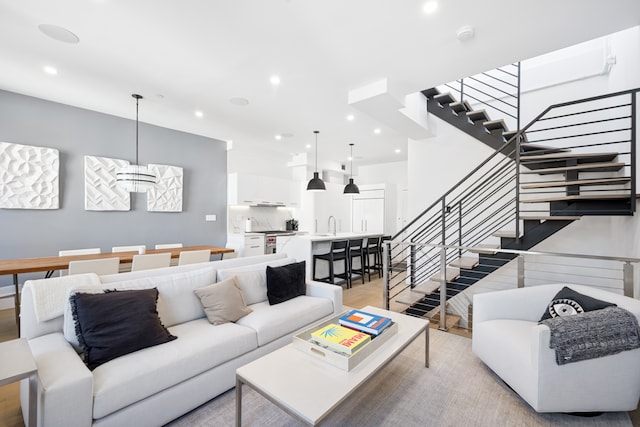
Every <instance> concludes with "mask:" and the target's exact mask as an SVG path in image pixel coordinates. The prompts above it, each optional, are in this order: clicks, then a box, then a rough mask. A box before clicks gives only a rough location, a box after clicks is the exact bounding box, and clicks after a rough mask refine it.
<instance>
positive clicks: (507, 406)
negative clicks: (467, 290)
mask: <svg viewBox="0 0 640 427" xmlns="http://www.w3.org/2000/svg"><path fill="white" fill-rule="evenodd" d="M430 344H431V349H430V350H431V351H430V353H431V357H430V367H429V368H425V367H424V340H422V339H417V340H415V341H414V342H413V343H412V344H411V345H410V346H409V347H408V348H406V349H405V350H404V351H403V352H402V353H401V354H400V355H399V356H398V357H396V359H395V360H394V361H392V362H391V363H390V364H389V365H387V366H386V367H385V368H384V369H383V370H382V371H381V372H379V373H378V375H376V376H375V377H374V378H373V379H371V380H370V381H369V382H368V383H366V384H365V385H364V386H363V387H362V388H361V389H360V390H358V391H357V392H355V393H354V394H353V396H351V397H349V398H348V399H347V400H346V401H345V402H344V403H343V404H342V405H341V406H339V407H338V408H337V409H336V410H335V411H334V412H333V413H332V414H330V415H329V416H328V417H327V418H326V419H325V420H324V422H323V424H322V425H323V426H325V425H326V426H335V427H338V426H339V427H346V426H359V427H363V426H393V427H400V426H402V427H411V426H452V427H453V426H456V427H458V426H464V427H469V426H483V427H484V426H487V427H496V426H509V427H519V426H522V427H525V426H526V427H534V426H576V427H578V426H580V427H585V426H587V427H590V426H593V427H618V426H631V421H630V419H629V415H628V414H627V413H626V412H615V413H605V414H602V415H600V416H597V417H577V416H573V415H567V414H538V413H536V412H535V411H533V410H532V409H531V408H530V407H529V406H528V405H527V404H526V402H524V401H523V400H522V399H520V397H519V396H518V395H517V394H516V393H514V392H513V391H512V390H511V389H509V388H508V387H507V386H506V385H505V384H504V383H503V382H502V381H501V380H500V379H499V378H498V377H497V376H496V375H495V374H494V373H493V372H492V371H491V370H489V369H488V368H487V367H485V366H484V364H483V363H482V362H481V361H480V360H479V359H478V358H477V357H476V356H475V355H474V354H473V353H472V352H471V340H470V339H468V338H464V337H461V336H457V335H453V334H448V333H445V332H441V331H438V330H434V329H432V330H431V339H430ZM301 357H303V356H302V354H301ZM309 387H313V385H312V384H310V385H309ZM242 394H243V397H242V409H243V412H242V425H243V426H273V427H282V426H289V427H294V426H296V427H297V426H301V425H304V424H302V423H301V422H299V421H297V420H296V419H294V418H292V417H291V416H290V415H288V414H287V413H286V412H284V411H283V410H281V409H280V408H278V407H277V406H275V405H274V404H273V403H271V402H269V401H268V400H267V399H265V398H264V397H262V396H261V395H259V394H258V393H256V392H255V391H253V390H251V389H250V388H249V387H247V386H246V385H245V386H244V388H243V390H242ZM233 425H235V391H234V390H230V391H228V392H226V393H224V394H223V395H221V396H218V397H217V398H215V399H213V400H211V401H209V402H207V403H206V404H204V405H202V406H201V407H199V408H197V409H195V410H193V411H191V412H190V413H188V414H186V415H184V416H182V417H181V418H179V419H177V420H174V421H173V422H172V423H170V424H169V426H172V427H187V426H189V427H194V426H216V427H217V426H233Z"/></svg>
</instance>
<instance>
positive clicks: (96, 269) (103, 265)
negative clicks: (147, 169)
mask: <svg viewBox="0 0 640 427" xmlns="http://www.w3.org/2000/svg"><path fill="white" fill-rule="evenodd" d="M119 267H120V258H118V257H114V258H101V259H88V260H83V261H71V262H69V275H72V274H83V273H96V274H97V275H99V276H103V275H106V274H116V273H117V272H118V268H119Z"/></svg>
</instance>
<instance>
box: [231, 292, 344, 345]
mask: <svg viewBox="0 0 640 427" xmlns="http://www.w3.org/2000/svg"><path fill="white" fill-rule="evenodd" d="M250 308H251V309H252V310H253V313H251V314H249V315H247V316H245V317H243V318H242V319H240V320H238V321H237V322H236V324H237V325H243V326H248V327H250V328H252V329H254V330H255V331H256V332H257V334H258V345H259V346H263V345H265V344H268V343H270V342H271V341H273V340H275V339H278V338H280V337H282V336H284V335H286V334H289V333H291V332H294V331H296V330H298V329H300V328H302V327H304V326H307V325H309V324H311V323H313V322H316V321H318V320H320V319H322V318H323V317H325V316H328V315H330V314H332V313H333V303H332V302H331V300H330V299H327V298H318V297H310V296H306V295H302V296H299V297H296V298H293V299H290V300H288V301H285V302H283V303H281V304H277V305H269V303H268V302H266V301H264V302H261V303H258V304H254V305H251V306H250Z"/></svg>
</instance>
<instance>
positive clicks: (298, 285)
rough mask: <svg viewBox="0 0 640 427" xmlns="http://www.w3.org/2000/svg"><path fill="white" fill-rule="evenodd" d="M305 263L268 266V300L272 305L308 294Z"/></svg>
mask: <svg viewBox="0 0 640 427" xmlns="http://www.w3.org/2000/svg"><path fill="white" fill-rule="evenodd" d="M305 269H306V263H305V261H301V262H294V263H292V264H287V265H283V266H282V267H270V266H267V298H268V299H269V304H270V305H275V304H280V303H281V302H285V301H287V300H290V299H292V298H295V297H297V296H299V295H304V294H306V293H307V283H306V281H305Z"/></svg>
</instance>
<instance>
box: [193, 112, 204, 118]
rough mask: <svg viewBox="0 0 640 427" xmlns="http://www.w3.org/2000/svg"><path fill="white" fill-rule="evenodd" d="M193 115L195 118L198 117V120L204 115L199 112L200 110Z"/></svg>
mask: <svg viewBox="0 0 640 427" xmlns="http://www.w3.org/2000/svg"><path fill="white" fill-rule="evenodd" d="M193 114H195V115H196V117H198V118H202V117H204V113H203V112H202V111H200V110H198V111H196V112H194V113H193Z"/></svg>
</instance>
